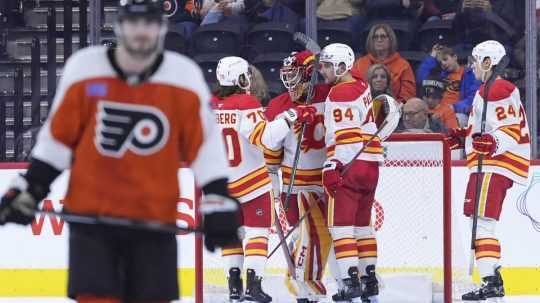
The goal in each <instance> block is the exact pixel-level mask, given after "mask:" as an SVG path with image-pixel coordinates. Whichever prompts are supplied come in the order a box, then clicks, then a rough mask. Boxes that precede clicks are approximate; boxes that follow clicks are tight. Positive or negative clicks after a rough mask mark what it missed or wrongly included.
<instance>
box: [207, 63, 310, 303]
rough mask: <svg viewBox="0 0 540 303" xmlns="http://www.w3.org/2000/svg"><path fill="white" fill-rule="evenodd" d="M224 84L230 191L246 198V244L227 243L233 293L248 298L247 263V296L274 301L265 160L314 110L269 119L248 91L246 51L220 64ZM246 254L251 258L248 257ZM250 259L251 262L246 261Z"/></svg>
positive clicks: (218, 109) (221, 102)
mask: <svg viewBox="0 0 540 303" xmlns="http://www.w3.org/2000/svg"><path fill="white" fill-rule="evenodd" d="M216 74H217V79H218V82H219V85H220V89H219V91H218V94H217V96H215V97H214V98H213V100H212V106H213V108H214V110H215V113H216V116H217V122H218V124H219V125H220V126H221V129H222V134H223V140H224V141H225V143H226V146H227V154H228V159H229V163H230V166H231V170H230V182H229V191H230V193H231V195H232V196H233V197H234V198H237V199H238V200H239V201H240V203H241V209H242V218H243V219H242V221H243V222H242V225H243V234H244V240H245V242H246V243H245V248H244V246H243V245H242V243H241V242H238V243H236V244H235V245H231V246H228V247H225V248H224V249H223V251H222V255H223V257H224V258H225V259H226V260H227V269H226V274H227V277H228V282H229V299H230V301H231V302H239V301H240V300H241V299H242V295H243V294H242V289H243V287H242V280H241V278H240V276H241V271H242V267H245V268H246V272H247V285H246V293H245V297H244V298H243V299H244V300H245V301H254V302H262V303H266V302H270V301H272V298H271V297H270V296H269V295H268V294H266V293H265V292H264V291H263V290H262V289H261V280H262V276H263V275H264V268H265V264H266V259H267V254H268V233H269V229H270V226H271V225H272V224H273V218H274V209H273V198H272V181H271V179H270V177H269V175H268V171H267V168H266V166H265V162H264V153H263V151H264V150H265V149H269V147H272V146H275V145H276V144H277V142H280V141H281V140H282V139H283V138H284V137H285V136H286V135H287V134H288V133H289V129H290V125H292V124H293V123H295V122H296V121H299V122H303V121H304V119H309V117H310V116H312V115H313V114H314V113H311V112H309V109H307V110H308V111H306V110H305V109H303V108H296V109H288V110H287V111H284V112H283V113H282V114H281V115H280V118H279V119H276V120H274V121H272V122H268V121H266V118H265V117H264V114H263V108H262V106H261V104H260V102H259V101H258V100H257V99H256V98H255V97H253V96H251V95H249V93H248V91H249V88H250V84H251V75H250V72H249V64H248V63H247V62H246V61H245V60H244V59H242V58H240V57H225V58H222V59H221V60H220V61H219V63H218V66H217V69H216ZM244 256H245V258H244ZM244 259H245V265H244V266H242V265H243V263H244Z"/></svg>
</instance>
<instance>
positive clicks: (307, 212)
mask: <svg viewBox="0 0 540 303" xmlns="http://www.w3.org/2000/svg"><path fill="white" fill-rule="evenodd" d="M317 201H321V198H320V197H317ZM312 209H313V205H310V206H309V208H308V209H307V210H306V212H304V214H303V215H302V217H300V220H298V222H296V223H295V224H294V225H293V226H292V228H291V230H289V232H288V233H287V234H286V235H285V236H284V237H283V238H281V237H279V243H278V244H277V245H276V247H274V249H272V251H271V252H270V254H269V255H268V257H267V259H270V257H272V256H273V255H274V253H275V252H276V251H277V250H278V249H279V247H280V246H287V245H286V242H285V241H287V239H288V238H289V236H290V235H292V233H293V232H294V231H295V230H296V228H298V226H300V224H301V223H302V222H303V221H304V219H305V218H306V217H307V215H308V214H309V213H310V212H311V210H312ZM278 226H279V227H280V226H281V225H278ZM282 234H283V232H282ZM278 236H279V234H278ZM284 243H285V245H283V244H284Z"/></svg>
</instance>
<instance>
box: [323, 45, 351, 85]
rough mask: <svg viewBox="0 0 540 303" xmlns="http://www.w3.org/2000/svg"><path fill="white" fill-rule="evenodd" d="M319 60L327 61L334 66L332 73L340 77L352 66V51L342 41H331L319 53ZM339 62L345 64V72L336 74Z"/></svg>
mask: <svg viewBox="0 0 540 303" xmlns="http://www.w3.org/2000/svg"><path fill="white" fill-rule="evenodd" d="M319 61H320V62H329V63H332V65H333V66H334V74H335V75H336V77H341V76H343V74H345V73H346V72H348V71H350V70H351V69H352V68H353V64H354V52H353V50H352V48H351V47H350V46H348V45H347V44H343V43H332V44H328V45H327V46H325V47H324V48H323V49H322V51H321V55H320V59H319ZM340 64H345V69H346V70H345V72H343V73H342V74H338V68H339V65H340Z"/></svg>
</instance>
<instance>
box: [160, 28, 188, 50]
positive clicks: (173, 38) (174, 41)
mask: <svg viewBox="0 0 540 303" xmlns="http://www.w3.org/2000/svg"><path fill="white" fill-rule="evenodd" d="M187 45H188V43H187V40H186V37H184V34H183V33H182V32H181V31H180V30H176V29H169V31H168V32H167V34H166V35H165V49H167V50H170V51H173V52H177V53H180V54H186V53H187V50H188V47H187Z"/></svg>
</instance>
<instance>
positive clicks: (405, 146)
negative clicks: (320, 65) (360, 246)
mask: <svg viewBox="0 0 540 303" xmlns="http://www.w3.org/2000/svg"><path fill="white" fill-rule="evenodd" d="M442 138H443V137H442V136H441V135H440V134H397V135H393V136H391V137H390V138H389V139H388V140H387V141H386V142H384V149H385V159H386V160H385V162H384V165H383V166H382V167H381V170H380V177H379V184H378V187H377V193H376V202H375V205H374V207H373V214H372V222H373V225H374V227H375V229H376V233H377V241H378V261H377V262H378V263H377V271H378V273H379V274H380V278H381V280H382V281H381V282H382V283H381V284H382V285H381V286H382V289H381V295H380V302H383V303H384V302H400V303H403V302H445V303H450V302H452V299H458V298H459V296H460V294H462V293H463V292H464V291H467V290H469V289H470V288H471V283H470V282H469V280H468V278H467V273H466V270H467V267H466V266H467V262H466V261H467V259H466V258H467V256H466V255H467V251H468V250H466V246H465V245H466V244H465V243H466V242H465V241H464V238H463V237H464V235H462V234H460V232H458V230H459V229H457V228H452V227H453V226H457V225H458V224H462V223H461V221H458V220H462V217H463V216H462V214H461V203H459V205H457V204H458V203H457V202H456V203H454V204H455V205H452V197H451V160H450V150H449V149H448V147H447V145H446V144H445V143H444V141H443V139H442ZM455 201H460V199H456V200H455ZM278 242H279V240H278V237H277V235H275V234H272V235H271V237H270V242H269V250H272V249H273V248H274V247H275V246H276V245H277V243H278ZM196 258H197V260H196V280H197V282H196V286H195V287H196V289H195V297H196V298H195V302H197V303H202V302H212V303H214V302H228V300H227V297H228V290H227V284H226V276H225V268H224V266H225V265H224V262H223V261H222V260H221V257H220V254H219V253H209V252H207V251H206V250H204V249H202V244H201V243H200V241H199V242H198V243H196ZM286 271H287V265H286V263H285V259H284V257H283V255H282V253H281V250H280V251H278V253H276V254H275V255H274V256H272V258H270V259H269V260H268V264H267V272H266V277H265V279H264V280H263V288H265V291H266V292H268V293H269V294H270V295H271V296H272V297H273V298H274V300H273V302H295V299H294V298H293V297H292V296H291V295H290V294H289V292H288V290H287V288H286V286H285V283H284V281H285V274H286ZM324 281H325V284H326V286H327V289H328V299H327V301H321V302H331V299H330V297H331V294H333V293H335V289H336V283H335V280H334V279H333V277H331V275H330V274H329V270H327V271H326V276H325V279H324Z"/></svg>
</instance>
